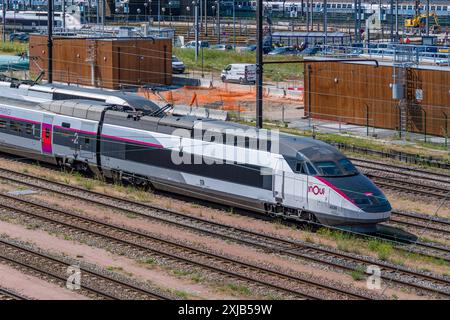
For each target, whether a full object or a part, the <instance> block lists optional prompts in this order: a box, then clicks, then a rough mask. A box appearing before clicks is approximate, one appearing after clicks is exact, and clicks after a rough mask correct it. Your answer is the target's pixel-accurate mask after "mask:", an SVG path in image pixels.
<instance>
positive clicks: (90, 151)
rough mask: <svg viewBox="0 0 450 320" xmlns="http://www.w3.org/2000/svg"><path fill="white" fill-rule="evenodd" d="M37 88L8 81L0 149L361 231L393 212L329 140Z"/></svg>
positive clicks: (1, 106)
mask: <svg viewBox="0 0 450 320" xmlns="http://www.w3.org/2000/svg"><path fill="white" fill-rule="evenodd" d="M31 89H32V87H31V88H28V89H22V91H21V93H20V94H16V95H14V94H6V93H5V92H7V91H5V90H9V92H10V91H11V90H12V91H14V90H19V89H18V88H2V90H0V91H2V94H1V97H0V150H1V151H4V152H8V153H14V154H18V155H21V156H24V157H30V158H36V159H39V160H41V161H47V162H51V163H54V164H59V165H62V166H71V167H73V168H75V169H77V170H85V171H91V172H93V173H95V174H97V175H102V176H104V177H105V178H110V179H114V180H127V181H129V182H131V183H135V184H142V185H148V186H151V187H153V188H155V189H160V190H165V191H169V192H174V193H179V194H184V195H188V196H191V197H196V198H201V199H204V200H208V201H213V202H217V203H222V204H225V205H229V206H233V207H240V208H245V209H249V210H253V211H257V212H260V213H263V214H268V215H273V216H280V217H285V218H288V219H294V220H301V221H304V220H311V221H314V222H318V223H323V224H327V225H333V226H343V227H347V228H353V229H358V230H359V229H370V228H373V227H375V225H376V224H377V223H379V222H382V221H386V220H387V219H389V216H390V211H391V206H390V204H389V202H388V200H387V199H386V197H385V196H384V195H383V193H382V192H381V191H380V190H379V189H378V188H377V187H376V186H375V185H374V184H373V183H372V182H371V181H370V180H369V179H368V178H367V177H365V176H364V175H363V174H361V173H360V172H358V171H357V169H355V167H354V166H353V165H352V163H351V162H350V161H349V160H348V159H347V158H346V157H345V156H344V155H343V154H341V153H340V152H339V151H338V150H337V149H335V148H334V147H332V146H330V145H328V144H326V143H324V142H321V141H317V140H314V139H312V138H305V137H299V136H293V135H287V134H274V133H272V134H268V133H267V132H265V131H264V132H263V131H258V130H256V129H254V128H253V129H252V128H251V127H248V126H245V125H240V124H235V123H231V122H226V121H220V120H213V119H202V118H196V117H192V116H173V115H167V114H165V113H164V112H161V109H159V108H158V107H157V106H156V105H153V103H152V102H150V101H148V100H145V99H144V98H141V99H142V100H143V101H145V103H144V102H143V101H140V100H139V99H136V98H135V99H134V102H135V103H134V104H128V105H119V104H111V103H106V102H105V101H102V99H99V98H98V97H97V99H96V100H89V99H86V98H83V99H79V96H80V94H79V93H77V92H75V91H74V92H72V99H69V100H55V99H52V100H48V99H47V100H46V99H44V98H43V92H38V93H39V94H36V92H34V93H33V94H32V92H31ZM19 91H20V90H19ZM44 91H45V90H44ZM47 91H48V90H47ZM25 92H27V93H25ZM65 92H66V96H68V93H70V90H66V91H65ZM56 96H57V94H56V93H55V92H53V97H56ZM59 96H60V97H61V95H59ZM128 96H131V95H128ZM74 98H75V99H74ZM113 100H114V99H113ZM118 100H120V99H117V98H116V99H115V101H116V102H117V101H118ZM138 100H139V101H140V103H136V101H138ZM39 101H40V102H39ZM144 105H145V108H143V106H144ZM262 133H264V134H262Z"/></svg>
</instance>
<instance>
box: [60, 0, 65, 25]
mask: <svg viewBox="0 0 450 320" xmlns="http://www.w3.org/2000/svg"><path fill="white" fill-rule="evenodd" d="M61 6H62V18H63V19H62V27H63V31H64V30H66V0H62V1H61Z"/></svg>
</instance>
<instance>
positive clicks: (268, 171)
mask: <svg viewBox="0 0 450 320" xmlns="http://www.w3.org/2000/svg"><path fill="white" fill-rule="evenodd" d="M119 2H120V4H121V5H120V6H117V7H115V10H114V9H113V7H111V8H108V9H107V10H105V11H108V12H109V11H111V10H112V11H111V12H109V13H108V14H111V15H112V16H114V13H115V16H114V19H110V18H107V19H105V17H104V16H103V15H104V14H105V13H104V12H102V13H101V14H100V13H99V10H98V9H99V8H97V11H96V14H97V17H96V24H94V23H93V21H94V16H91V17H90V18H91V20H90V21H86V22H87V23H85V22H83V23H81V20H80V25H81V26H82V28H81V29H80V30H78V29H77V28H75V29H73V30H72V29H70V30H71V31H70V32H65V31H64V29H63V28H60V27H58V28H56V26H58V25H59V23H60V22H62V21H59V20H58V19H61V18H60V15H59V14H58V15H56V16H55V22H54V23H55V25H54V27H55V30H52V29H51V28H52V26H51V25H52V23H50V21H49V24H48V25H49V29H47V30H48V31H47V32H48V33H49V36H48V39H47V35H46V34H45V30H44V28H42V30H41V32H40V34H39V35H37V34H34V35H33V34H31V33H30V35H28V33H27V32H21V33H20V34H19V33H17V34H16V32H14V33H12V34H11V35H10V36H11V37H10V39H11V41H5V40H4V41H3V42H2V44H1V45H0V58H1V57H3V58H4V59H3V61H4V63H3V66H4V68H3V69H4V70H3V71H1V70H0V72H2V74H0V300H5V301H10V300H78V301H85V300H90V301H99V300H146V301H147V300H151V301H155V300H169V301H170V300H171V301H172V302H170V303H173V304H174V305H175V304H176V303H182V304H183V305H184V306H185V307H186V312H187V309H188V304H192V305H196V303H205V305H208V303H214V302H213V301H206V300H218V301H219V303H222V301H225V303H228V301H230V303H231V304H230V306H231V305H232V304H234V303H235V301H238V302H236V305H238V304H240V303H241V302H239V301H249V302H248V303H246V302H242V305H243V304H246V308H248V307H249V306H253V305H252V303H253V302H254V303H255V305H256V304H258V303H260V304H261V305H266V306H269V305H270V306H272V305H271V303H272V302H273V305H276V304H277V303H279V302H281V301H282V302H283V303H285V300H293V301H294V302H289V303H291V304H293V307H294V308H296V310H297V309H299V310H300V311H303V310H301V309H300V308H298V306H300V304H297V302H298V301H297V300H347V301H350V300H384V301H393V300H410V301H411V300H422V301H431V300H434V301H440V302H444V303H446V301H447V300H449V299H450V146H449V141H448V126H449V124H450V122H449V119H448V114H449V112H450V100H449V99H450V87H449V83H447V82H448V81H447V80H448V79H450V77H449V75H450V68H449V65H450V57H449V56H448V54H449V50H450V49H449V48H448V27H446V26H447V24H448V15H446V16H445V18H444V17H443V18H442V20H441V21H442V25H439V23H438V19H437V18H436V19H435V21H434V23H433V21H432V24H436V25H434V29H433V27H432V29H429V30H427V32H425V30H424V29H425V28H427V27H430V25H429V22H430V21H427V23H425V20H424V19H427V18H420V17H421V16H422V17H423V14H422V15H420V10H419V9H420V7H421V6H422V7H423V2H424V1H422V4H421V2H420V1H415V3H416V4H415V7H416V10H415V15H416V17H415V18H416V20H417V26H416V27H411V28H409V29H408V28H406V27H405V26H404V24H405V23H406V22H407V21H410V22H411V21H413V20H414V19H408V20H404V19H403V18H405V17H403V16H402V19H401V21H400V22H399V20H398V15H399V13H398V10H399V8H398V4H397V13H396V15H397V17H396V18H397V21H396V22H395V23H396V24H397V26H396V29H395V28H394V19H393V18H394V16H393V14H394V12H393V11H392V12H390V13H389V17H390V20H387V18H386V17H387V16H388V12H387V11H386V10H387V9H386V8H387V7H386V8H384V7H383V4H384V3H385V2H386V1H379V4H372V3H371V4H370V11H369V12H371V11H373V12H371V13H370V15H367V16H366V15H365V14H362V12H359V11H358V10H361V1H356V0H355V1H354V8H355V12H354V15H353V11H352V12H351V14H347V13H345V16H344V15H342V17H341V16H340V15H339V14H338V15H336V16H334V18H333V19H332V20H328V18H329V17H331V16H329V14H330V13H327V12H328V11H327V10H328V9H325V10H323V11H321V12H320V14H319V13H318V12H316V13H315V14H314V12H304V11H303V7H301V8H302V9H301V14H300V11H299V12H297V9H296V8H297V7H295V6H292V4H291V5H289V6H288V4H287V3H286V4H285V3H284V2H283V3H281V2H280V3H278V4H275V3H273V6H272V5H270V6H269V5H268V4H266V5H265V6H264V4H263V1H257V2H255V3H258V9H260V7H259V6H262V7H263V10H262V11H263V13H262V15H263V19H262V20H263V21H262V27H261V25H260V24H259V22H260V19H257V21H254V20H253V19H244V18H245V16H243V17H240V19H238V21H239V24H238V25H239V26H240V28H242V30H238V31H239V35H238V38H237V39H236V37H235V39H234V44H233V45H232V43H231V34H232V33H231V31H234V32H236V30H235V29H236V16H235V15H234V18H233V19H232V18H231V16H229V15H230V14H231V11H230V10H231V8H230V7H229V5H230V1H223V3H224V4H223V6H225V9H224V8H222V9H220V4H219V3H220V1H215V3H216V6H217V7H215V6H214V5H212V7H211V8H209V7H208V8H207V6H208V5H211V3H208V2H207V1H205V6H204V10H205V11H206V12H204V15H205V17H204V18H203V17H202V11H200V12H197V9H199V8H198V6H200V7H201V8H202V9H203V7H202V3H203V2H202V1H197V0H196V1H192V2H191V1H188V2H186V1H181V4H180V3H178V2H180V1H175V2H177V3H175V4H174V5H175V6H174V7H173V8H172V4H171V2H169V3H168V4H167V3H164V4H163V6H165V7H163V8H162V11H161V12H159V13H158V16H157V17H156V16H155V14H154V12H153V17H151V15H152V10H153V11H155V9H156V7H155V5H156V3H155V1H154V2H153V7H152V2H151V1H149V2H148V3H145V1H144V2H142V1H141V2H139V3H134V2H133V3H132V4H131V5H130V6H129V3H130V1H119ZM119 2H117V3H116V4H115V5H119ZM301 2H302V5H301V6H303V1H301ZM312 2H314V1H312ZM337 2H338V1H337V0H331V1H330V2H329V3H328V6H327V2H326V1H324V3H323V5H324V6H322V7H323V8H330V10H331V9H333V10H331V11H334V9H336V10H337V9H338V8H339V9H344V8H353V7H352V6H353V1H350V2H351V3H350V4H349V6H348V7H347V4H345V7H344V6H343V4H342V3H340V2H339V4H338V3H337ZM367 2H368V1H362V3H363V4H364V7H366V8H369V4H367ZM372 2H374V1H372ZM410 2H412V1H410ZM432 2H433V4H432V5H433V6H437V2H439V6H438V7H441V9H442V8H445V9H444V10H441V9H439V10H441V11H445V12H446V13H447V11H449V12H450V6H449V7H448V8H447V6H443V5H442V6H441V3H440V1H432ZM252 3H253V2H252ZM255 3H253V4H252V6H253V5H254V4H255ZM268 3H269V2H268ZM298 3H299V1H298ZM309 3H310V1H307V4H306V8H308V6H309ZM358 3H359V6H360V7H359V9H358V8H357V6H358ZM405 3H406V2H405ZM408 3H409V2H408ZM30 4H31V2H30ZM111 4H112V2H111ZM186 4H187V7H186V6H185V5H186ZM191 4H192V6H191ZM235 4H236V3H235V2H234V1H233V7H232V9H233V10H234V11H235V10H236V6H235ZM243 4H244V3H239V4H238V7H237V9H239V10H238V11H241V9H242V8H241V6H242V5H243ZM249 4H250V3H249ZM392 4H393V1H392ZM62 5H63V6H64V2H63V3H62ZM72 5H73V3H72ZM97 5H98V2H97ZM109 5H110V4H109V2H108V6H109ZM141 5H142V6H143V7H142V10H143V11H141V9H140V8H138V7H140V6H141ZM180 5H181V9H183V10H182V11H184V8H186V14H187V15H186V16H183V15H182V14H181V13H182V12H181V11H180V12H176V11H175V10H176V9H177V10H178V9H180V8H178V7H179V6H180ZM285 5H286V8H290V9H289V10H294V9H295V11H290V17H287V16H286V17H285V12H284V10H285ZM337 5H339V6H337ZM402 5H403V2H402ZM176 6H178V7H176ZM404 6H406V5H404ZM408 6H409V5H408ZM410 6H411V8H412V7H413V6H412V5H410ZM74 7H75V6H74ZM102 7H104V6H103V5H102ZM281 7H282V8H283V9H282V10H283V13H282V16H280V17H275V16H272V17H271V16H270V15H271V14H273V10H275V9H277V10H278V9H280V8H281ZM313 7H314V6H311V10H313ZM319 7H320V6H317V7H316V8H319ZM37 8H38V11H40V9H39V7H37ZM80 8H83V13H82V14H83V15H86V16H89V15H92V14H93V13H95V10H94V5H93V6H92V8H89V7H87V8H86V9H87V12H86V13H85V12H84V10H85V9H84V7H81V5H80ZM137 8H138V9H137ZM144 8H145V9H144ZM46 9H47V8H46ZM103 9H105V8H103ZM147 9H149V11H150V12H149V13H150V15H149V16H148V12H147ZM166 9H167V11H168V13H167V12H166ZM211 9H212V10H213V11H212V12H209V11H211ZM253 9H254V8H252V10H253ZM400 9H401V7H400ZM447 9H448V10H447ZM48 10H49V12H48V14H49V15H47V14H45V17H44V15H36V18H38V19H39V20H38V23H39V26H41V18H42V19H44V18H45V19H46V17H47V16H50V11H51V10H57V9H55V8H53V9H52V6H49V8H48ZM68 10H69V9H68ZM74 10H75V9H74V8H72V7H71V9H70V11H73V12H72V13H75V11H74ZM77 10H78V9H77ZM144 10H145V11H144ZM158 10H160V8H159V6H158ZM172 10H174V12H176V13H174V14H173V12H172ZM277 10H275V11H277ZM351 10H353V9H351ZM368 10H369V9H368ZM408 10H409V9H408ZM70 11H69V12H70ZM130 11H131V12H130ZM134 11H135V12H134ZM178 11H179V10H178ZM225 11H226V15H228V17H225V16H226V15H225ZM141 13H143V14H142V16H144V17H143V18H144V19H142V21H141V18H140V17H139V16H140V15H141ZM161 13H162V16H163V19H162V21H161ZM211 13H214V14H213V15H212V16H210V17H209V18H210V19H207V16H208V15H210V14H211ZM286 13H287V12H286ZM294 13H295V14H294ZM4 14H6V11H5V12H4ZM61 14H62V13H61ZM167 14H169V16H170V18H169V16H168V15H167ZM191 14H192V17H191V16H190V15H191ZM221 14H224V15H225V16H224V17H222V19H223V21H222V22H221V18H220V15H221ZM234 14H236V12H234ZM251 14H252V13H251ZM251 14H250V15H251ZM297 14H298V16H297ZM449 14H450V13H449ZM32 15H34V13H32ZM77 15H78V13H77ZM133 15H135V17H134V19H130V17H132V16H133ZM199 15H200V17H201V19H200V21H198V18H199ZM310 15H311V16H310ZM100 16H102V17H100ZM147 16H148V21H147ZM362 16H364V18H362ZM431 16H434V17H437V16H435V15H429V14H427V17H428V19H429V18H430V17H431ZM13 17H14V19H16V11H14V15H13ZM343 17H345V21H344V20H342V21H340V19H341V18H343ZM369 17H370V19H369ZM174 18H175V19H174ZM238 18H239V17H238ZM272 18H274V19H272ZM285 18H286V19H285ZM322 18H323V21H321V20H322ZM411 18H413V17H411ZM5 19H6V18H5ZM155 19H158V20H159V21H157V20H155ZM203 19H205V22H206V23H205V26H203V24H204V22H203ZM334 19H335V20H334ZM25 20H26V19H25ZM100 20H102V22H103V25H102V26H101V28H100ZM193 20H197V22H198V23H199V24H197V25H196V26H194V23H193V22H194V21H193ZM244 20H248V21H244ZM354 20H355V21H354ZM366 20H367V21H366ZM378 20H379V21H378ZM70 21H72V20H70ZM208 21H210V25H209V24H208V23H209V22H208ZM233 21H234V23H232V22H233ZM57 22H58V23H57ZM63 22H64V25H66V23H68V22H69V20H68V21H66V19H65V20H64V21H63ZM157 22H158V24H157ZM242 22H244V24H242ZM46 23H47V22H46ZM322 23H323V28H322V26H321V24H322ZM399 23H400V25H398V24H399ZM256 24H258V26H259V27H258V28H256ZM316 24H317V25H316ZM157 25H158V28H156V26H157ZM34 26H35V23H34V22H33V29H34ZM161 26H162V28H163V30H161ZM208 26H209V27H208ZM388 26H389V27H390V28H387V27H388ZM444 27H446V29H445V33H444V29H443V28H444ZM64 28H65V27H64ZM208 28H209V29H208ZM221 28H223V29H222V33H221ZM366 28H367V30H365V29H366ZM5 29H6V27H5V28H4V30H3V31H4V32H5ZM56 29H58V31H56ZM59 29H61V30H59ZM202 29H203V30H202ZM261 29H263V30H261ZM36 30H37V29H36ZM36 30H34V31H36ZM156 30H158V31H156ZM322 30H323V32H322ZM399 30H400V31H399ZM66 31H67V29H66ZM431 31H436V32H437V33H436V34H434V33H432V32H431ZM256 32H259V34H258V37H257V36H256ZM66 33H67V34H66ZM194 33H196V34H195V37H193V35H194ZM208 34H209V35H208ZM4 35H5V36H6V33H4ZM19 36H21V37H19ZM25 36H26V37H25ZM221 36H222V40H221ZM199 37H200V38H199ZM276 37H278V38H276ZM371 37H372V38H371ZM52 38H53V39H52ZM5 39H6V38H5ZM14 39H16V40H14ZM18 39H22V40H21V41H23V42H18V41H17V40H18ZM193 39H196V40H194V41H191V40H193ZM110 40H111V41H110ZM197 40H199V41H201V42H200V43H196V44H193V43H195V42H196V41H197ZM237 40H238V41H237ZM255 41H259V45H258V46H254V45H253V44H254V43H255ZM330 41H332V44H331V42H330ZM225 42H227V43H225ZM429 43H433V45H431V44H429ZM288 44H289V45H288ZM210 45H211V46H210ZM194 46H196V47H197V48H198V49H199V52H197V54H196V53H195V50H196V49H194V48H193V47H194ZM40 47H42V48H40ZM259 49H261V50H262V51H263V52H261V51H257V50H259ZM257 52H258V54H257ZM12 55H14V56H12ZM11 57H12V58H16V59H19V58H18V57H20V59H19V60H20V61H19V62H20V63H21V64H23V65H24V66H25V67H23V68H19V69H17V70H13V67H12V66H11V61H10V58H11ZM49 57H50V58H49ZM442 57H444V58H445V59H441V58H442ZM48 58H49V59H48ZM0 60H1V59H0ZM110 71H111V72H110ZM179 72H181V73H179ZM52 78H53V79H52ZM34 79H36V80H34ZM257 97H258V98H257ZM254 128H256V130H253V129H254ZM262 129H267V130H262ZM267 133H268V135H266V134H267ZM197 147H198V148H197ZM240 156H242V157H240ZM261 158H263V159H261ZM32 159H39V160H32ZM199 159H201V160H200V161H199V162H198V161H197V160H199ZM194 197H195V198H194ZM244 208H247V210H246V209H244ZM181 300H189V301H188V302H184V301H181ZM275 300H276V302H275ZM252 301H253V302H252ZM294 303H295V304H294ZM117 305H118V304H117ZM161 305H163V304H161ZM199 305H200V304H199ZM242 305H241V306H242ZM280 305H281V304H280ZM144 306H145V307H147V306H148V304H145V305H144ZM154 306H158V304H156V303H155V304H154ZM167 306H168V305H164V308H165V309H167V310H164V311H167V313H166V314H167V315H169V313H168V312H172V310H169V309H170V306H171V305H169V307H167ZM320 306H322V305H320ZM323 306H325V304H323ZM166 307H167V308H166ZM200 308H203V307H200ZM205 308H206V307H205ZM123 309H124V310H126V311H127V312H128V310H129V308H123ZM323 309H327V308H323ZM424 309H425V308H424ZM149 310H150V309H149ZM199 310H200V309H199ZM286 310H288V309H287V308H286ZM329 310H331V312H335V309H334V308H329ZM352 310H353V309H352ZM374 310H375V309H374ZM379 310H381V308H378V309H377V311H379ZM153 311H154V310H151V312H153ZM182 311H183V312H184V310H182ZM216 311H217V310H216ZM247 311H248V309H247ZM427 311H428V309H427ZM320 312H322V310H321V309H319V313H320ZM346 312H347V313H349V312H348V310H346ZM383 312H384V313H386V312H385V310H384V309H383ZM155 313H156V312H155ZM352 313H354V314H358V315H359V314H360V313H356V312H352ZM336 314H337V312H336ZM364 314H367V310H364ZM378 314H380V313H378ZM386 314H387V313H386ZM152 315H153V313H152ZM178 315H180V311H179V312H178ZM183 315H185V314H183ZM246 315H248V316H250V314H246ZM128 316H129V315H128ZM195 316H199V314H196V315H195ZM241 316H242V314H241ZM333 316H334V315H333ZM168 317H169V318H171V317H170V316H168ZM208 317H209V315H208ZM208 317H206V318H208ZM237 317H238V314H236V318H237ZM187 318H188V317H186V318H183V319H187ZM191 318H192V319H201V318H202V317H200V316H199V317H191ZM211 318H212V319H216V318H215V317H214V316H212V317H211ZM217 319H218V318H217Z"/></svg>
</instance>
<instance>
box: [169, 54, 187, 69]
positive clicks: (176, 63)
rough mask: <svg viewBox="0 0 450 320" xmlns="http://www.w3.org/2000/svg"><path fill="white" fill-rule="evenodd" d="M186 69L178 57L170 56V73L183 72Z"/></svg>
mask: <svg viewBox="0 0 450 320" xmlns="http://www.w3.org/2000/svg"><path fill="white" fill-rule="evenodd" d="M185 69H186V67H185V65H184V63H183V61H181V60H180V59H178V58H177V57H176V56H172V73H184V70H185Z"/></svg>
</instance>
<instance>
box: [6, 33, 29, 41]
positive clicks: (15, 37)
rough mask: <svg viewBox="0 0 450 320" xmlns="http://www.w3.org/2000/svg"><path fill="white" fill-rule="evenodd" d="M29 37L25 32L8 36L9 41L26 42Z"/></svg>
mask: <svg viewBox="0 0 450 320" xmlns="http://www.w3.org/2000/svg"><path fill="white" fill-rule="evenodd" d="M28 40H29V35H28V34H27V33H25V32H14V33H11V34H10V35H9V41H20V42H27V41H28Z"/></svg>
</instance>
